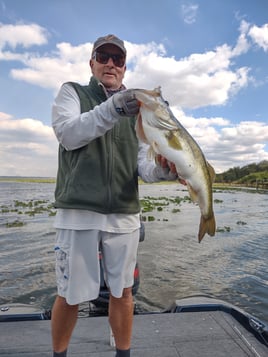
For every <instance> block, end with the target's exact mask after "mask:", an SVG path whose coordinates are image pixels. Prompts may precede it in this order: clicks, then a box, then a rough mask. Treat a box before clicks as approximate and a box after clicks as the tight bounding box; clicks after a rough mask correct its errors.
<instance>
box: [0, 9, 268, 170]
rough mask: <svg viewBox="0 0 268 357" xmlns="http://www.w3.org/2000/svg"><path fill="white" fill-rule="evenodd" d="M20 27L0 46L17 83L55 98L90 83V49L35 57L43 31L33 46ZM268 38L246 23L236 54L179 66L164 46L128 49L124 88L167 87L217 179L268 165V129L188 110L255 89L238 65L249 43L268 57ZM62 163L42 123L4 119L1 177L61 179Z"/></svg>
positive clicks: (219, 53) (211, 55)
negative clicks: (71, 86) (65, 86)
mask: <svg viewBox="0 0 268 357" xmlns="http://www.w3.org/2000/svg"><path fill="white" fill-rule="evenodd" d="M196 10H197V9H196ZM17 26H18V27H17V28H16V29H15V28H12V31H11V33H9V31H6V30H7V29H8V28H5V31H6V32H5V31H4V32H2V34H4V35H5V38H4V40H2V42H1V45H0V49H1V46H2V52H0V60H4V61H18V62H19V63H20V67H21V64H22V65H23V66H24V68H18V66H16V62H12V65H13V69H12V70H11V72H10V74H11V76H12V78H13V79H15V80H21V81H25V82H28V83H31V84H34V85H37V86H41V87H46V88H50V89H52V90H53V91H57V90H58V88H59V86H60V85H61V84H62V83H63V82H65V81H70V80H71V81H77V82H80V83H87V82H88V80H89V77H90V75H91V73H90V68H89V64H88V61H89V58H90V54H91V49H92V44H91V43H84V44H81V45H77V46H73V45H71V44H70V43H66V42H62V43H59V44H58V45H57V47H56V49H55V51H53V52H52V53H46V54H45V55H40V54H36V53H32V52H30V51H29V47H30V46H31V45H33V44H35V45H40V46H41V45H42V44H45V43H46V41H47V34H46V32H45V31H44V29H42V28H40V27H38V26H32V25H31V26H29V27H28V28H27V31H30V33H34V34H35V36H33V37H32V39H31V40H30V39H28V37H29V35H27V36H26V34H27V31H26V29H25V28H24V27H23V28H21V27H20V26H22V25H17ZM4 27H5V26H4ZM0 29H1V28H0ZM10 29H11V28H10ZM19 30H24V34H23V35H22V34H21V35H20V36H18V37H16V36H15V35H14V34H15V33H18V32H17V31H19ZM31 31H32V32H31ZM266 31H267V27H266V26H263V27H262V28H257V27H256V26H252V27H250V25H249V24H248V23H246V22H245V21H242V22H241V25H240V35H239V36H238V39H237V42H236V44H235V46H234V47H231V46H228V45H227V44H223V45H221V46H218V47H216V48H215V49H214V50H209V51H207V52H204V53H194V54H192V55H190V56H188V57H185V58H181V59H176V58H175V57H168V56H167V53H166V50H165V47H164V45H163V44H156V43H154V42H151V43H147V44H141V45H138V44H135V43H130V42H126V47H127V50H128V63H127V68H128V70H127V72H126V76H125V83H126V84H127V86H128V87H134V88H148V89H151V88H154V87H157V86H159V85H160V84H161V86H162V92H163V96H164V97H165V98H166V99H168V101H169V103H170V105H171V106H172V110H173V111H174V114H175V115H176V117H177V118H178V119H179V120H180V121H181V122H182V124H183V125H184V126H185V127H186V128H187V129H188V130H189V132H190V133H191V134H192V135H193V137H194V138H195V139H196V140H197V142H198V143H199V145H200V146H201V148H202V150H203V151H204V153H205V154H206V155H207V158H208V160H209V161H210V162H211V163H212V164H213V166H215V168H216V171H217V172H221V171H224V170H226V169H228V168H230V167H233V166H243V165H245V164H246V163H249V162H259V161H261V160H264V159H266V160H268V153H267V152H266V151H265V143H266V142H267V140H268V137H267V135H268V134H267V133H268V127H267V124H265V123H262V122H241V123H239V124H238V125H232V124H231V123H230V121H229V120H228V119H227V118H220V117H217V118H194V117H189V116H186V115H185V113H184V110H185V108H189V109H195V108H199V107H202V106H203V107H204V106H211V105H224V104H225V103H227V102H228V101H229V100H230V99H231V98H232V96H234V95H236V94H237V93H238V92H239V91H240V90H241V89H242V88H244V87H246V86H247V85H248V83H249V81H251V78H250V77H249V73H250V68H249V67H245V66H240V67H239V66H237V65H236V63H235V59H236V57H238V56H240V55H242V54H244V53H246V52H247V51H249V49H250V42H249V41H248V36H250V37H251V39H253V40H254V41H255V42H256V43H258V44H259V46H261V47H262V48H263V49H264V50H266V49H267V47H266V46H267V44H268V41H267V39H266ZM28 33H29V32H28ZM0 35H1V33H0ZM27 41H28V42H27ZM18 45H21V46H22V47H24V48H28V50H27V51H25V52H23V51H21V49H20V52H19V53H18V52H16V47H17V46H18ZM7 47H8V50H6V48H7ZM56 160H57V141H56V138H55V136H54V133H53V131H52V129H51V128H50V127H48V126H46V125H44V124H43V123H42V122H41V121H39V120H37V119H32V118H17V119H16V118H12V117H11V116H9V115H8V114H5V113H0V175H11V174H14V175H27V176H29V175H40V176H55V175H56V165H57V162H56Z"/></svg>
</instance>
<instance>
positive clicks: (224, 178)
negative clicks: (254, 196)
mask: <svg viewBox="0 0 268 357" xmlns="http://www.w3.org/2000/svg"><path fill="white" fill-rule="evenodd" d="M258 180H259V181H267V182H268V161H267V160H264V161H261V162H260V163H258V164H256V163H253V164H249V165H246V166H243V167H233V168H231V169H229V170H227V171H225V172H222V173H220V174H217V175H216V180H215V182H222V183H241V184H243V183H244V184H253V183H254V182H256V181H258Z"/></svg>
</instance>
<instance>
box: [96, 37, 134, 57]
mask: <svg viewBox="0 0 268 357" xmlns="http://www.w3.org/2000/svg"><path fill="white" fill-rule="evenodd" d="M108 44H111V45H115V46H117V47H119V48H120V50H121V51H122V52H123V53H124V54H125V55H126V54H127V50H126V48H125V46H124V42H123V41H122V40H120V38H118V37H116V36H115V35H107V36H103V37H99V38H98V39H97V40H96V41H95V42H94V45H93V49H92V54H93V53H94V52H95V51H96V50H97V49H98V48H99V47H101V46H103V45H108Z"/></svg>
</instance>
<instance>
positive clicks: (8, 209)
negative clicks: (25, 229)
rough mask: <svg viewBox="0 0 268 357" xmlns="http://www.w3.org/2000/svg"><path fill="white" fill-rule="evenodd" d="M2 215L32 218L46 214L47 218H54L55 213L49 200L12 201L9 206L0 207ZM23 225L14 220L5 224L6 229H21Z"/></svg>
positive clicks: (21, 222) (19, 221)
mask: <svg viewBox="0 0 268 357" xmlns="http://www.w3.org/2000/svg"><path fill="white" fill-rule="evenodd" d="M0 208H1V213H2V214H3V215H5V214H9V213H17V214H18V215H25V216H29V217H34V216H35V215H40V214H45V215H46V214H47V215H48V217H51V216H55V214H56V211H55V209H54V208H53V205H52V203H51V202H50V201H49V200H29V201H19V200H14V201H13V202H11V203H10V205H3V206H1V207H0ZM23 225H25V223H24V222H23V221H21V220H18V219H16V220H15V221H13V222H7V223H6V227H7V228H10V227H22V226H23Z"/></svg>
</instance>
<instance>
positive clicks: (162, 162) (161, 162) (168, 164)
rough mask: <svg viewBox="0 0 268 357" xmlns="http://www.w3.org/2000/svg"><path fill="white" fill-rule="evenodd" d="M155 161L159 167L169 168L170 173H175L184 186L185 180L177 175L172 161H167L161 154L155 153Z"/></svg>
mask: <svg viewBox="0 0 268 357" xmlns="http://www.w3.org/2000/svg"><path fill="white" fill-rule="evenodd" d="M155 162H156V164H157V165H160V166H161V167H163V169H166V168H169V170H170V172H171V173H172V174H177V176H178V180H179V182H180V183H181V184H182V185H184V186H186V185H187V182H186V181H185V180H184V179H183V178H181V177H180V176H179V174H178V172H177V169H176V166H175V164H174V163H173V162H170V161H168V160H167V159H166V158H165V157H164V156H162V155H157V156H156V158H155Z"/></svg>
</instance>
